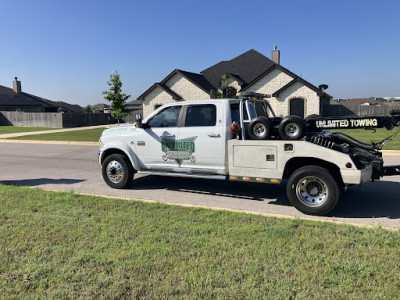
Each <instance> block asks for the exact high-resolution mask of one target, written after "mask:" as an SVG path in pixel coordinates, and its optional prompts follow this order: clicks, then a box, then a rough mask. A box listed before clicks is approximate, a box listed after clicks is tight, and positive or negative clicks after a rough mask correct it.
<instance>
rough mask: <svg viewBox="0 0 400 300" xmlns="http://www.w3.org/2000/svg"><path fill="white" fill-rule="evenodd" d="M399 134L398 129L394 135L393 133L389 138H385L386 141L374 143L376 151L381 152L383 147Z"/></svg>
mask: <svg viewBox="0 0 400 300" xmlns="http://www.w3.org/2000/svg"><path fill="white" fill-rule="evenodd" d="M399 132H400V128H399V129H398V130H397V131H396V132H395V133H393V134H392V135H391V136H389V137H387V138H386V139H384V140H382V141H381V142H379V143H376V144H375V145H376V146H377V149H378V150H382V148H383V146H385V145H387V144H389V143H390V142H391V141H392V140H393V138H394V137H395V136H396V135H398V134H399Z"/></svg>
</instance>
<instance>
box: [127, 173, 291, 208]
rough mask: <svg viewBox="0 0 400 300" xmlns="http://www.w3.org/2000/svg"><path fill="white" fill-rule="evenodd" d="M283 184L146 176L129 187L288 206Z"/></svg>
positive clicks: (136, 179)
mask: <svg viewBox="0 0 400 300" xmlns="http://www.w3.org/2000/svg"><path fill="white" fill-rule="evenodd" d="M285 187H286V185H285V184H283V183H282V184H263V183H251V182H249V183H248V182H233V181H225V180H213V179H198V178H183V177H168V176H155V175H148V176H143V177H139V178H135V179H134V182H133V184H132V185H131V186H130V187H129V188H130V189H132V190H134V189H136V188H139V189H141V190H157V189H158V190H163V189H164V190H169V191H180V192H185V193H193V194H204V195H212V196H220V197H229V198H235V199H243V200H253V201H266V200H269V199H273V200H272V201H269V202H268V203H269V204H277V205H284V206H289V205H290V203H289V201H288V200H287V198H286V192H285Z"/></svg>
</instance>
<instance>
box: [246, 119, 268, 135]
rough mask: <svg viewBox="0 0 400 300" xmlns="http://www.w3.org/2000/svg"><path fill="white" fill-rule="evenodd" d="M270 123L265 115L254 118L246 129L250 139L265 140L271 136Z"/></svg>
mask: <svg viewBox="0 0 400 300" xmlns="http://www.w3.org/2000/svg"><path fill="white" fill-rule="evenodd" d="M271 131H272V124H271V121H270V120H268V119H267V118H266V117H257V118H254V119H253V120H252V121H251V122H250V125H249V127H248V129H247V133H248V134H249V137H250V139H252V140H267V139H269V138H270V136H271Z"/></svg>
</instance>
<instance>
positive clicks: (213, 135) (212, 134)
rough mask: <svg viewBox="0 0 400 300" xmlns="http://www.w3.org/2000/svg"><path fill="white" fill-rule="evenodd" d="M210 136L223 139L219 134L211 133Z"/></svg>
mask: <svg viewBox="0 0 400 300" xmlns="http://www.w3.org/2000/svg"><path fill="white" fill-rule="evenodd" d="M208 136H209V137H212V138H219V137H221V135H220V134H219V133H209V134H208Z"/></svg>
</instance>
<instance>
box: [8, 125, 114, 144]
mask: <svg viewBox="0 0 400 300" xmlns="http://www.w3.org/2000/svg"><path fill="white" fill-rule="evenodd" d="M106 129H107V128H103V127H101V128H94V129H84V130H76V131H65V132H56V133H45V134H35V135H26V136H19V137H14V138H9V139H12V140H40V141H77V142H98V141H99V138H100V136H101V134H102V133H103V131H104V130H106Z"/></svg>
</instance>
